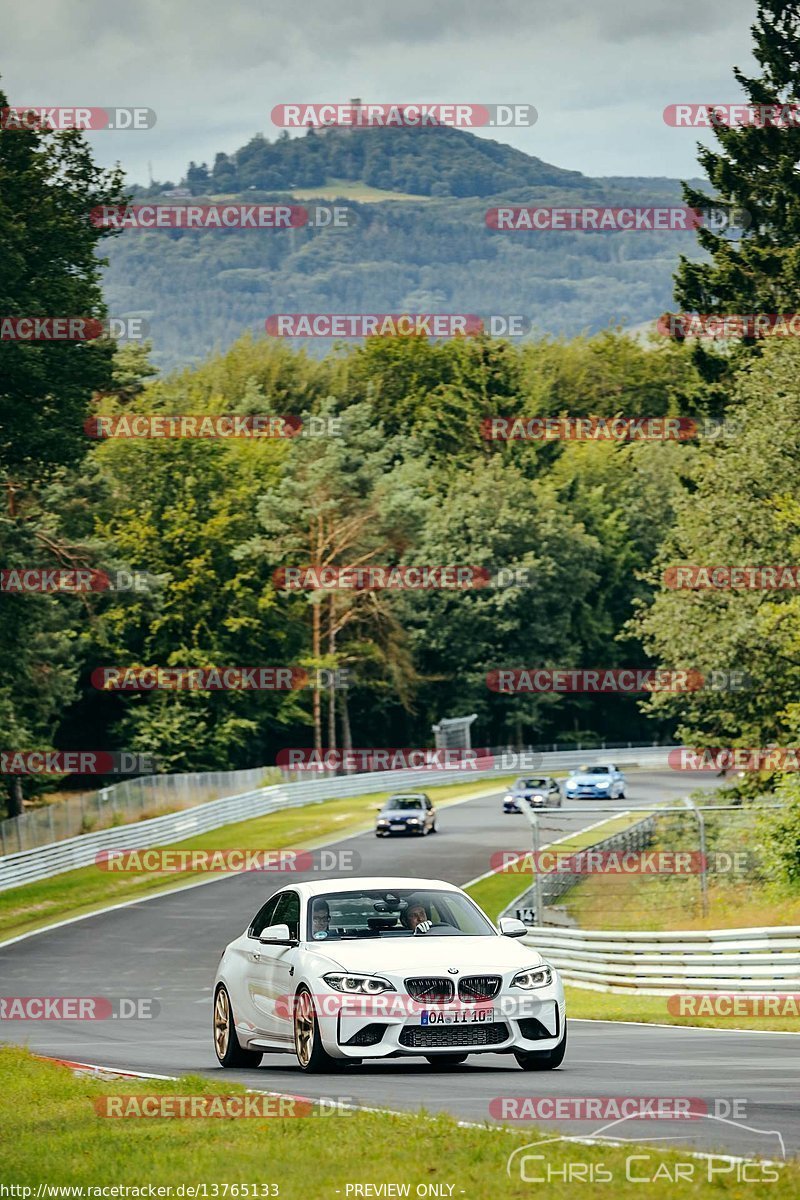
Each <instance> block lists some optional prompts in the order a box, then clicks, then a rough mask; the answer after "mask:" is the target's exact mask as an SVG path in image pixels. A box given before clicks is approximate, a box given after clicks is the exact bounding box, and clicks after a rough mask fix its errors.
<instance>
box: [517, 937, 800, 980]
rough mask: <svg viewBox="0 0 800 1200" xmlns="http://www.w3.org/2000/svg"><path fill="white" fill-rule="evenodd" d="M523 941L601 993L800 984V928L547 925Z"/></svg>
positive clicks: (569, 975)
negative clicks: (666, 929) (629, 928)
mask: <svg viewBox="0 0 800 1200" xmlns="http://www.w3.org/2000/svg"><path fill="white" fill-rule="evenodd" d="M523 941H524V942H525V944H526V945H528V946H531V947H533V948H535V949H536V950H538V951H539V952H540V954H541V955H542V956H543V958H545V959H546V961H547V962H548V963H550V964H551V965H552V966H554V967H556V969H557V970H558V971H559V972H560V973H561V975H562V977H563V978H564V980H565V981H566V982H567V983H570V984H573V985H574V986H575V987H581V988H588V989H590V990H592V991H599V992H616V993H627V992H631V991H636V992H638V993H639V994H640V995H644V996H667V995H672V994H673V993H675V992H688V991H706V992H737V993H742V994H746V993H754V992H785V991H796V990H799V989H800V925H786V926H776V927H763V928H754V929H705V930H676V931H672V932H667V933H663V932H658V933H638V932H637V933H631V932H621V931H617V930H585V929H559V930H557V931H556V930H554V929H548V928H544V927H543V928H539V929H537V930H535V931H532V932H531V933H530V934H529V935H528V936H526V937H525V938H524V939H523Z"/></svg>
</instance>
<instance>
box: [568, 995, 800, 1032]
mask: <svg viewBox="0 0 800 1200" xmlns="http://www.w3.org/2000/svg"><path fill="white" fill-rule="evenodd" d="M757 986H758V985H757V984H756V985H754V988H753V990H754V991H756V989H757ZM697 990H698V992H704V993H705V992H707V991H708V989H707V988H698V989H697ZM566 997H567V1013H568V1014H569V1016H570V1017H576V1018H577V1017H583V1018H591V1019H593V1020H596V1021H642V1022H644V1023H645V1024H647V1025H685V1026H689V1027H694V1028H695V1029H747V1030H752V1031H753V1032H755V1031H757V1030H767V1031H772V1032H774V1033H800V1017H748V1016H741V1015H740V1016H736V1015H735V1014H734V1015H731V1016H730V1017H724V1016H715V1017H704V1016H703V1017H701V1016H687V1017H677V1016H673V1015H672V1013H671V1012H670V1011H669V1009H668V1008H667V1000H668V999H669V997H668V996H639V995H637V994H636V993H635V992H632V993H631V994H630V995H619V994H617V993H613V992H592V991H589V989H588V988H576V987H569V986H568V985H567V986H566Z"/></svg>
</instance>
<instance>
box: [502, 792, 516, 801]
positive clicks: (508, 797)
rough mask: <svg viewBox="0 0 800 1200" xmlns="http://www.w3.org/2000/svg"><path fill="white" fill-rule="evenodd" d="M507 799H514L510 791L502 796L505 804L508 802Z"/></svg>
mask: <svg viewBox="0 0 800 1200" xmlns="http://www.w3.org/2000/svg"><path fill="white" fill-rule="evenodd" d="M509 800H511V801H513V800H514V797H513V796H512V795H511V793H510V792H509V793H508V795H507V796H503V802H504V803H505V804H507V803H508V802H509Z"/></svg>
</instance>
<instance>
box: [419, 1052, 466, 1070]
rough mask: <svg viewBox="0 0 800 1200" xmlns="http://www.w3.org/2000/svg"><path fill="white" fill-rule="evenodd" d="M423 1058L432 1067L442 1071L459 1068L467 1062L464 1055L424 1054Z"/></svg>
mask: <svg viewBox="0 0 800 1200" xmlns="http://www.w3.org/2000/svg"><path fill="white" fill-rule="evenodd" d="M425 1057H426V1058H427V1060H428V1062H429V1063H430V1064H431V1066H432V1067H437V1068H439V1069H440V1070H442V1071H448V1070H449V1069H450V1068H451V1067H460V1066H461V1064H462V1063H463V1062H466V1060H467V1055H466V1054H426V1055H425Z"/></svg>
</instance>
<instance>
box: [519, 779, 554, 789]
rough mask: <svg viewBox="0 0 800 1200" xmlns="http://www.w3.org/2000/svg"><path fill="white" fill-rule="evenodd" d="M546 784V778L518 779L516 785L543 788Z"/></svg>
mask: <svg viewBox="0 0 800 1200" xmlns="http://www.w3.org/2000/svg"><path fill="white" fill-rule="evenodd" d="M546 784H547V780H546V779H518V780H517V782H516V783H515V784H514V786H515V787H518V788H543V787H545V785H546Z"/></svg>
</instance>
